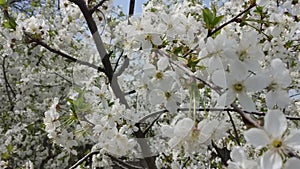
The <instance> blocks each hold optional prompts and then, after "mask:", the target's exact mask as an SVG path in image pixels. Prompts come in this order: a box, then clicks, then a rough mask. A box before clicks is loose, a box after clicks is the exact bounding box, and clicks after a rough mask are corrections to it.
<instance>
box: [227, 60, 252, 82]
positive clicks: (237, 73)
mask: <svg viewBox="0 0 300 169" xmlns="http://www.w3.org/2000/svg"><path fill="white" fill-rule="evenodd" d="M230 73H231V75H232V76H233V78H234V79H236V80H237V81H242V80H244V79H246V78H247V76H248V70H246V69H245V66H244V65H243V64H241V63H240V62H235V61H233V62H231V65H230Z"/></svg>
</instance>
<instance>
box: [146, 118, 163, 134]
mask: <svg viewBox="0 0 300 169" xmlns="http://www.w3.org/2000/svg"><path fill="white" fill-rule="evenodd" d="M160 115H161V114H159V115H158V116H157V117H156V118H155V119H154V120H153V121H152V122H151V124H150V125H149V126H148V127H147V128H146V129H145V131H144V134H145V135H146V134H147V133H148V131H149V130H150V129H151V128H152V126H153V125H154V124H155V122H157V120H158V119H159V117H160Z"/></svg>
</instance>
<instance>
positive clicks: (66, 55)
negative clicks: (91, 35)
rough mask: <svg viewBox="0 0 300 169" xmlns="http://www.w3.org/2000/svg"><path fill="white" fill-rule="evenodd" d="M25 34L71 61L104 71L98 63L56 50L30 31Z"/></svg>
mask: <svg viewBox="0 0 300 169" xmlns="http://www.w3.org/2000/svg"><path fill="white" fill-rule="evenodd" d="M25 35H26V36H27V37H28V38H29V39H30V40H31V41H32V42H35V43H36V44H38V45H40V46H43V47H44V48H46V49H47V50H49V51H50V52H52V53H55V54H58V55H60V56H62V57H63V58H66V59H68V60H69V61H71V62H76V63H79V64H81V65H85V66H88V67H91V68H93V69H96V70H97V71H99V72H104V69H103V68H102V67H99V66H96V65H94V64H92V63H89V62H86V61H83V60H79V59H76V58H74V57H72V56H70V55H68V54H66V53H64V52H62V51H60V50H56V49H54V48H52V47H50V46H49V45H48V44H46V43H45V42H43V41H41V40H39V39H35V38H33V37H31V35H30V34H28V33H25Z"/></svg>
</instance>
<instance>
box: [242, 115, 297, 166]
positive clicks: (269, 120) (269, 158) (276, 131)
mask: <svg viewBox="0 0 300 169" xmlns="http://www.w3.org/2000/svg"><path fill="white" fill-rule="evenodd" d="M244 136H245V139H246V141H247V143H249V144H251V145H253V146H254V147H255V148H258V149H261V148H263V147H267V148H268V150H267V152H265V153H264V155H263V156H262V158H261V164H260V165H261V166H262V168H281V167H282V159H281V156H282V155H283V154H285V153H286V152H287V151H288V150H290V149H296V150H300V142H299V140H300V130H293V131H290V133H288V132H287V121H286V118H285V116H284V114H283V113H282V112H281V111H279V110H270V111H268V113H267V114H266V116H265V117H264V127H263V129H259V128H252V129H250V130H247V131H246V132H245V133H244Z"/></svg>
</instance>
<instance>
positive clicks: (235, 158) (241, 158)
mask: <svg viewBox="0 0 300 169" xmlns="http://www.w3.org/2000/svg"><path fill="white" fill-rule="evenodd" d="M230 157H231V159H232V161H228V162H227V163H228V169H257V168H258V164H257V162H256V161H254V160H249V159H248V155H247V154H246V153H245V151H244V149H243V148H242V147H234V148H233V149H232V151H231V153H230Z"/></svg>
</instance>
